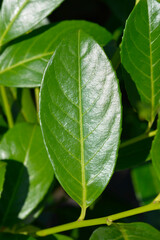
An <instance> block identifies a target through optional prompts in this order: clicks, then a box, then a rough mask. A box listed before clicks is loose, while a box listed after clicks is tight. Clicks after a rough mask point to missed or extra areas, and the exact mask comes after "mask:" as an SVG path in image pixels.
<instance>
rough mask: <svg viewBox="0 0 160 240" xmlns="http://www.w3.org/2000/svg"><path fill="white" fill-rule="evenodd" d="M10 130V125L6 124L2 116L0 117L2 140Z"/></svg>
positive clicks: (0, 136)
mask: <svg viewBox="0 0 160 240" xmlns="http://www.w3.org/2000/svg"><path fill="white" fill-rule="evenodd" d="M7 130H8V125H7V123H6V122H5V120H4V118H3V116H2V115H0V140H1V138H2V137H3V134H4V133H5V132H6V131H7Z"/></svg>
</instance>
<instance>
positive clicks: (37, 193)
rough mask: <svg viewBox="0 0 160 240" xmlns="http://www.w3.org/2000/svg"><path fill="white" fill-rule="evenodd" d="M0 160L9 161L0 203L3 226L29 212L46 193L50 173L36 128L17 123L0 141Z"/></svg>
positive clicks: (37, 127) (51, 174)
mask: <svg viewBox="0 0 160 240" xmlns="http://www.w3.org/2000/svg"><path fill="white" fill-rule="evenodd" d="M0 159H1V160H8V159H9V160H8V161H7V162H8V164H7V171H6V178H5V183H4V191H3V193H2V198H1V201H0V210H1V224H5V223H6V222H9V223H10V222H11V223H12V222H13V221H14V220H15V219H16V218H17V217H19V218H22V219H23V218H25V217H26V216H27V215H28V214H29V213H31V212H32V210H33V209H34V208H35V207H36V206H37V205H38V204H39V202H40V201H41V200H42V199H43V197H44V195H45V194H46V192H47V191H48V188H49V186H50V184H51V182H52V180H53V170H52V167H51V164H50V161H49V159H48V156H47V153H46V150H45V147H44V144H43V140H42V135H41V131H40V127H39V126H38V125H31V124H27V123H21V124H17V125H16V126H14V128H12V129H10V130H9V131H8V132H7V133H6V134H5V135H4V137H3V139H2V141H1V144H0ZM13 169H14V171H13Z"/></svg>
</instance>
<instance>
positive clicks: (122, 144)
mask: <svg viewBox="0 0 160 240" xmlns="http://www.w3.org/2000/svg"><path fill="white" fill-rule="evenodd" d="M156 132H157V130H154V131H151V132H146V133H143V134H141V135H139V136H137V137H135V138H131V139H129V140H128V141H125V142H123V143H121V145H120V148H124V147H127V146H128V145H131V144H134V143H136V142H140V141H142V140H144V139H146V138H150V137H154V136H155V135H156Z"/></svg>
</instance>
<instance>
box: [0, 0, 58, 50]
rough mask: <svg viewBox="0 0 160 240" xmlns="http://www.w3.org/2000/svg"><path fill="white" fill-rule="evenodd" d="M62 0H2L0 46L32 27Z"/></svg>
mask: <svg viewBox="0 0 160 240" xmlns="http://www.w3.org/2000/svg"><path fill="white" fill-rule="evenodd" d="M62 2H63V0H45V1H44V0H18V1H17V0H12V1H10V0H3V3H2V8H1V20H0V23H1V25H0V26H1V28H0V46H2V45H3V44H4V43H7V42H8V41H10V40H12V39H14V38H16V37H18V36H20V35H22V34H23V33H25V32H27V31H28V30H30V29H32V28H33V27H34V26H36V25H37V24H38V23H39V22H40V21H41V20H42V19H44V18H45V17H46V16H47V15H49V14H50V13H51V12H52V11H53V10H54V9H55V8H56V7H58V6H59V5H60V4H61V3H62Z"/></svg>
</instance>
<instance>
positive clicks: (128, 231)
mask: <svg viewBox="0 0 160 240" xmlns="http://www.w3.org/2000/svg"><path fill="white" fill-rule="evenodd" d="M102 239H103V240H117V239H120V240H142V239H146V240H158V239H160V232H159V231H158V230H157V229H156V228H154V227H152V226H151V225H149V224H147V223H142V222H135V223H117V224H115V223H114V224H112V225H111V226H110V227H100V228H98V229H96V230H95V231H94V232H93V234H92V236H91V237H90V240H102Z"/></svg>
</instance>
